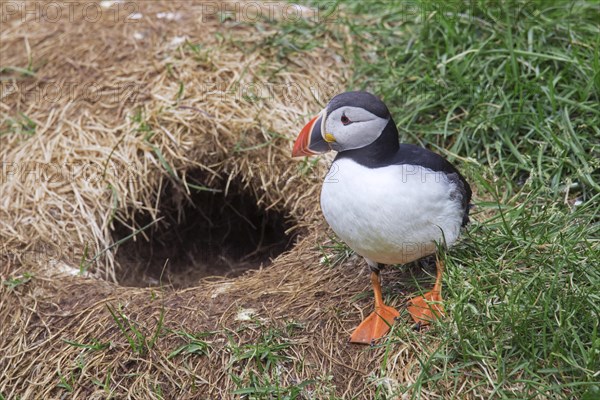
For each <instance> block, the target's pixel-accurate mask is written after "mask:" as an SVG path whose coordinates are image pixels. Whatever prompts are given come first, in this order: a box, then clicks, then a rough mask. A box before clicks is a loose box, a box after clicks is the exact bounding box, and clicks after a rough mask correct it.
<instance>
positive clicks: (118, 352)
mask: <svg viewBox="0 0 600 400" xmlns="http://www.w3.org/2000/svg"><path fill="white" fill-rule="evenodd" d="M82 4H85V3H82ZM136 4H137V7H138V10H137V11H138V12H139V13H140V14H141V16H142V17H141V19H139V20H136V22H131V21H130V22H128V23H123V22H115V20H114V17H113V15H112V14H108V13H107V14H106V16H105V17H104V18H103V19H102V20H101V21H96V22H93V23H92V22H89V21H85V20H83V19H81V18H79V19H78V18H75V19H74V20H73V21H70V20H69V19H67V18H63V19H61V20H60V21H58V22H53V23H50V22H44V21H39V20H36V19H35V18H34V19H33V20H30V21H28V22H27V21H22V20H21V15H17V16H16V17H14V18H12V20H10V21H9V22H8V23H7V24H3V28H2V33H1V35H2V36H1V44H0V46H1V47H0V51H1V54H2V63H3V65H7V66H13V67H20V68H27V67H28V65H31V66H32V69H33V70H34V71H35V75H34V76H30V75H31V74H27V73H25V74H23V73H22V72H19V70H17V71H16V72H15V71H13V72H6V71H5V73H4V77H5V78H4V79H5V80H4V82H3V83H7V82H8V85H4V87H3V89H6V88H12V89H15V90H14V91H13V90H12V89H11V90H10V91H9V90H4V91H3V93H2V96H3V97H2V102H1V103H0V108H1V110H2V115H3V117H2V123H1V124H2V125H1V126H2V129H3V132H4V133H3V134H2V136H1V137H0V140H1V143H2V146H1V148H0V156H1V158H2V160H3V162H4V164H3V170H2V182H1V189H0V190H1V191H2V197H1V199H0V202H1V207H0V243H2V246H3V248H2V255H1V257H2V258H1V261H2V269H1V270H0V273H1V278H2V281H3V282H5V283H8V282H12V283H14V284H15V285H13V286H15V287H11V286H10V285H8V284H4V285H0V310H1V312H0V354H2V358H1V359H0V393H1V394H2V395H4V396H5V397H6V398H17V396H20V398H21V399H39V398H44V399H50V398H60V397H61V396H65V395H66V396H67V397H68V398H81V399H92V398H106V397H108V396H109V395H110V396H112V397H113V398H125V397H130V398H138V399H148V398H161V397H160V396H161V395H160V394H161V393H162V396H163V397H164V398H178V399H183V398H192V397H194V398H211V399H216V398H232V397H234V395H233V394H232V393H233V391H234V390H236V389H239V388H240V387H245V386H248V385H249V381H250V379H251V377H252V371H254V370H256V371H258V372H257V374H258V375H259V376H261V375H260V374H259V372H260V368H262V367H260V362H258V363H257V362H255V361H254V360H248V359H244V358H243V357H241V356H240V354H239V351H240V349H246V350H248V349H249V348H246V347H244V346H246V345H248V344H252V343H261V341H264V340H266V339H265V337H264V335H265V332H272V333H273V332H274V333H273V335H272V336H273V337H272V338H270V339H269V340H272V341H274V342H273V343H275V344H277V343H279V344H282V343H283V347H282V348H281V349H280V350H278V352H277V354H276V356H278V357H280V356H281V357H286V359H285V361H283V362H282V364H281V365H283V366H284V368H280V367H277V368H276V370H273V371H270V372H269V371H267V372H264V371H262V376H271V377H274V379H275V380H276V381H277V382H278V383H279V384H280V385H281V386H290V385H298V384H300V383H302V382H304V381H307V380H313V381H312V382H311V383H310V384H308V385H306V386H304V389H303V390H304V392H303V393H304V395H305V396H307V397H308V396H312V397H313V398H326V397H328V396H329V394H333V393H335V394H336V395H337V396H341V397H344V398H351V397H359V398H369V397H372V396H373V393H374V390H376V386H377V385H375V384H374V382H373V379H372V376H373V375H372V374H373V373H374V372H377V371H379V369H380V367H381V354H382V351H381V350H372V351H371V350H368V351H365V348H364V347H360V346H354V345H349V344H348V343H347V340H348V337H349V333H350V331H351V329H352V328H353V327H354V326H356V324H357V323H358V322H359V318H360V317H361V313H364V312H369V310H370V307H371V302H370V296H365V297H364V298H363V299H362V300H360V301H359V302H356V301H355V300H354V298H355V297H356V295H358V294H361V293H362V292H363V291H367V293H368V290H369V286H368V285H369V280H368V275H367V274H366V272H365V271H364V270H362V269H361V268H362V264H361V263H362V262H361V261H359V260H358V259H357V258H351V259H350V261H349V262H348V263H347V264H346V265H337V266H336V267H333V268H331V267H325V266H324V265H323V264H322V263H321V261H320V258H321V257H322V255H323V254H322V252H321V251H320V250H319V249H318V248H317V245H318V244H320V243H325V242H326V241H327V231H326V229H325V226H324V224H323V223H322V219H321V217H320V215H319V211H318V202H317V201H316V199H317V198H318V197H317V196H318V191H319V187H320V181H321V179H322V168H318V167H317V168H316V170H318V173H315V172H312V171H309V173H302V172H301V168H300V163H299V162H297V161H292V160H290V159H289V151H290V139H291V138H292V137H293V136H295V134H296V132H297V131H298V129H299V128H300V127H301V124H302V123H304V122H305V119H306V117H307V115H309V114H310V113H312V112H315V111H316V110H318V109H319V108H320V106H321V105H322V103H323V102H324V101H326V100H327V99H328V98H329V97H330V95H331V94H333V93H334V92H337V91H340V90H343V87H344V79H345V76H346V73H347V66H345V65H343V64H341V63H340V61H339V60H340V57H339V53H341V47H342V44H340V43H336V42H334V41H332V40H331V39H327V38H324V40H329V42H328V43H326V45H324V46H323V47H321V48H317V49H314V50H313V51H312V52H310V53H306V52H304V53H301V54H298V53H293V52H292V53H289V54H287V55H286V54H284V55H283V56H282V51H281V49H278V48H273V47H266V46H262V45H261V43H263V42H264V41H265V39H266V38H269V37H275V35H276V32H274V31H271V30H270V29H269V25H268V24H265V25H264V28H265V29H264V31H260V32H259V31H258V30H257V29H256V28H255V27H253V26H251V25H248V24H244V23H243V21H242V22H240V23H238V22H236V21H225V22H220V21H219V20H218V19H217V18H216V17H214V16H210V18H207V15H206V13H204V14H203V9H202V5H201V4H198V5H193V4H192V3H189V2H181V3H175V4H174V3H169V2H166V1H165V2H140V3H136ZM159 12H163V13H164V12H171V13H173V15H174V16H176V17H175V20H171V19H169V18H162V19H161V18H157V13H159ZM77 15H79V14H78V13H77V12H75V16H77ZM126 15H128V14H122V15H121V17H124V16H126ZM30 19H31V18H30ZM177 38H179V39H177ZM183 38H185V41H184V42H181V43H176V41H178V40H179V41H181V40H184V39H183ZM174 40H175V42H174ZM6 79H8V80H6ZM256 82H263V83H265V84H267V83H268V84H269V85H270V86H271V88H272V91H271V92H270V94H269V96H268V97H267V98H264V99H256V98H254V99H248V98H247V97H245V96H244V94H245V92H244V89H247V88H248V86H244V85H247V84H250V83H256ZM239 84H241V85H242V86H241V88H239V86H238V85H239ZM311 86H312V87H313V88H316V90H312V91H311V90H310V87H311ZM264 87H266V85H265V86H264ZM66 88H69V89H66ZM90 88H92V89H90ZM284 88H292V89H293V91H292V92H289V91H287V90H284ZM294 88H295V89H294ZM297 88H300V89H301V90H296V89H297ZM56 89H58V90H59V93H58V97H56V96H57V95H56V92H51V90H56ZM263 93H264V92H263ZM290 93H292V94H293V96H292V97H290ZM315 96H316V97H318V99H317V98H316V97H315ZM319 101H320V102H321V104H319ZM32 123H35V125H36V127H35V134H29V133H28V132H29V131H28V130H31V129H32ZM319 174H321V175H319ZM192 185H195V186H192ZM198 186H202V187H206V188H210V189H213V190H217V191H221V192H222V193H230V191H231V190H234V191H236V192H237V193H242V192H243V193H244V194H245V195H247V196H251V197H253V198H254V199H255V201H256V204H258V206H259V207H260V208H262V209H263V210H270V211H271V212H275V213H278V215H280V216H283V217H285V219H286V222H285V224H284V225H285V227H286V228H289V229H288V234H290V235H291V237H295V240H296V241H297V243H295V244H294V245H293V246H291V247H290V246H288V247H287V249H288V251H286V252H284V253H283V254H281V255H279V256H278V257H276V258H275V259H274V260H273V262H272V263H271V264H270V265H269V266H268V267H266V268H262V269H259V270H256V271H253V272H250V273H246V274H244V275H242V276H239V277H237V278H224V277H221V278H204V279H201V280H198V281H197V282H196V281H192V282H187V284H185V285H180V286H190V287H189V288H188V289H185V290H172V289H169V288H168V287H154V288H131V287H124V286H121V285H119V284H118V283H117V282H118V281H119V277H123V276H129V277H130V278H131V273H130V272H131V271H123V268H126V267H127V266H128V265H129V266H130V264H127V263H125V262H123V263H121V262H119V258H118V257H119V246H115V242H116V240H117V239H118V237H117V236H115V235H116V234H115V232H116V231H119V232H121V237H123V235H124V233H123V232H129V234H132V233H134V232H137V230H139V229H140V228H142V227H143V226H144V224H145V223H146V222H147V221H149V220H157V219H159V221H158V222H156V223H155V225H153V226H152V227H150V228H148V229H146V230H144V231H143V232H141V233H139V234H138V235H136V236H135V237H134V239H132V240H136V241H139V242H140V243H141V244H140V246H143V244H144V243H147V239H148V238H149V237H150V236H151V234H152V233H151V232H155V229H162V231H161V232H163V233H164V232H169V230H177V229H178V227H179V225H178V224H180V223H181V221H183V220H185V219H186V218H188V217H189V213H190V212H199V211H194V207H193V206H192V205H191V204H192V200H193V199H194V191H195V190H196V189H195V188H197V187H198ZM167 188H168V190H167ZM232 188H234V189H232ZM226 198H227V196H225V199H226ZM223 201H227V200H223ZM185 210H187V211H185ZM186 212H187V213H188V214H187V215H186V214H185V213H186ZM232 212H233V211H232ZM161 218H162V219H161ZM234 228H235V227H234ZM294 235H296V236H294ZM125 236H127V235H125ZM122 249H123V248H122ZM122 249H121V250H122ZM176 250H177V249H175V253H174V254H177V251H176ZM326 252H327V251H326ZM192 255H194V254H193V253H192ZM123 260H124V259H123ZM356 264H360V266H356ZM254 266H255V265H254ZM165 268H166V269H168V265H167V266H166V267H165ZM358 271H361V272H360V273H357V272H358ZM78 272H84V273H83V275H85V277H83V276H80V275H78V274H77V273H78ZM127 272H129V275H127ZM167 273H168V271H167ZM24 274H31V275H32V276H33V277H32V279H31V280H30V281H28V282H25V283H22V284H20V285H17V284H18V283H19V282H17V281H15V279H17V278H19V277H23V278H24V279H23V280H24V281H26V280H27V278H26V277H27V276H28V275H24ZM389 274H392V273H391V272H390V273H389ZM385 276H386V277H389V276H390V275H385ZM180 278H181V275H180ZM185 278H186V275H184V276H183V279H185ZM166 281H168V279H167V280H166ZM388 282H389V280H388ZM358 304H360V307H359V306H358ZM108 307H110V310H113V312H114V313H117V320H118V321H120V322H122V323H124V324H125V323H126V320H129V321H130V322H131V323H132V324H133V326H134V327H135V328H131V329H126V331H127V332H128V334H130V335H134V332H135V330H136V329H137V330H139V331H140V332H141V333H142V334H143V335H145V337H146V340H147V341H146V342H142V345H141V346H140V347H139V348H132V346H131V345H130V343H129V342H128V340H127V337H126V335H125V334H124V332H123V331H122V330H121V329H120V328H119V326H118V324H117V321H116V320H115V318H114V317H113V316H112V315H111V314H110V312H109V308H108ZM119 310H121V311H119ZM120 312H122V314H119V313H120ZM119 315H120V316H119ZM248 315H250V317H247V316H248ZM157 327H162V329H158V332H159V333H160V334H155V333H156V332H157ZM205 331H206V332H212V333H210V334H209V335H208V336H206V337H205V338H204V339H203V340H206V341H207V342H208V343H209V345H210V346H209V349H208V351H207V353H208V354H205V355H202V354H190V355H185V354H182V355H178V356H175V357H171V358H169V357H168V356H169V354H170V353H171V352H172V351H173V350H175V349H177V348H178V347H179V346H181V345H182V344H184V343H185V342H186V339H185V338H182V336H181V335H182V334H181V332H188V333H195V332H205ZM177 332H179V333H177ZM132 337H133V336H132ZM67 341H70V342H71V343H68V342H67ZM95 341H98V342H99V343H105V344H109V346H108V347H106V348H104V347H102V346H100V347H102V348H101V349H99V350H94V349H88V348H82V347H78V346H76V345H74V344H73V343H80V344H94V343H96V342H95ZM397 350H398V351H397V355H396V356H395V357H394V358H393V359H390V360H389V371H388V372H389V376H395V380H397V381H398V382H400V383H402V384H408V383H411V382H412V381H413V380H414V376H415V373H416V372H415V371H416V370H417V369H418V362H417V360H416V358H415V357H414V354H413V352H414V349H412V348H411V347H410V346H409V345H408V344H398V348H397ZM411 366H412V367H414V368H412V367H411ZM405 367H411V368H408V369H405ZM406 371H410V373H406ZM393 381H394V380H393V379H391V380H390V381H389V382H388V381H386V382H384V383H385V384H384V385H383V386H385V385H388V386H389V385H390V382H393ZM375 383H377V384H378V385H379V386H381V382H375ZM273 384H274V382H273Z"/></svg>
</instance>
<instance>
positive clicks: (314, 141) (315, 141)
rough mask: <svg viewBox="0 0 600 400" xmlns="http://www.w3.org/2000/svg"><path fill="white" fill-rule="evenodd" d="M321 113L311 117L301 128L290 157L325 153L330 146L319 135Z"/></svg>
mask: <svg viewBox="0 0 600 400" xmlns="http://www.w3.org/2000/svg"><path fill="white" fill-rule="evenodd" d="M321 121H322V113H321V114H319V115H317V116H316V117H314V118H313V119H311V120H310V121H309V122H308V124H306V125H305V126H304V128H302V130H301V131H300V134H299V135H298V138H297V139H296V142H295V143H294V149H293V150H292V157H301V156H314V155H317V154H322V153H326V152H328V151H329V150H331V148H330V147H329V145H328V143H327V142H325V140H324V139H323V136H322V135H321Z"/></svg>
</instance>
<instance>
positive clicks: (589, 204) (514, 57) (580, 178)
mask: <svg viewBox="0 0 600 400" xmlns="http://www.w3.org/2000/svg"><path fill="white" fill-rule="evenodd" d="M312 4H313V5H318V3H315V2H313V3H312ZM328 6H331V3H328ZM599 7H600V6H599V5H598V3H596V2H592V1H572V2H571V1H545V0H544V1H542V0H540V1H527V2H525V1H506V2H492V3H489V4H486V3H484V2H481V1H470V2H450V3H447V4H446V5H444V4H443V3H441V2H432V1H424V0H420V1H412V2H403V1H386V2H360V1H348V2H339V3H338V9H339V10H340V12H338V13H336V15H335V17H336V18H337V22H336V23H329V24H319V23H314V22H310V21H308V22H305V23H301V22H298V21H293V22H290V21H287V22H286V21H284V22H282V23H280V27H279V29H280V33H279V34H278V35H275V36H274V37H272V38H271V39H270V40H269V43H270V44H271V45H278V46H280V50H279V54H280V56H281V57H283V58H285V57H287V56H289V55H290V54H293V53H294V52H301V51H310V49H312V48H315V47H318V46H323V43H326V41H325V40H324V37H325V35H329V37H330V38H333V39H334V40H335V39H336V38H337V39H339V40H340V41H341V40H343V36H344V32H343V30H342V29H340V27H342V26H344V27H347V29H348V30H349V32H350V34H351V35H352V36H353V43H354V45H352V46H350V47H347V49H346V50H347V54H348V55H347V59H348V60H351V61H352V62H353V75H352V79H351V81H350V82H349V83H348V87H347V90H356V89H367V90H370V91H372V92H374V93H376V94H378V95H379V96H381V97H383V98H384V100H385V102H386V104H387V105H388V107H389V108H390V110H391V112H392V114H393V116H394V119H395V122H396V124H397V125H398V128H399V131H400V134H401V140H402V141H404V142H412V143H419V144H421V145H424V146H426V147H429V148H431V149H433V150H435V151H437V152H440V153H442V154H444V155H445V156H446V157H448V158H449V159H451V160H452V161H453V162H455V163H456V164H457V166H458V167H459V168H460V169H461V170H462V171H463V172H464V175H465V176H466V177H467V180H468V181H469V182H470V183H471V185H472V187H473V188H474V189H475V192H476V198H475V203H476V208H475V209H474V210H473V212H472V213H473V215H474V220H475V221H474V222H473V223H472V224H471V226H470V227H469V228H468V231H467V232H466V233H465V235H464V236H465V238H464V240H463V241H462V242H461V243H460V244H459V245H457V246H456V247H455V248H454V249H453V250H452V251H450V252H449V254H448V255H447V272H446V274H445V280H444V284H445V289H444V290H445V301H446V308H447V309H448V311H449V317H448V318H447V319H446V320H445V321H443V322H442V323H439V324H437V325H436V326H435V327H434V328H433V329H432V330H430V331H429V332H427V333H422V334H417V333H415V332H412V331H411V330H410V327H398V328H397V329H396V330H395V331H394V334H393V335H391V337H390V338H389V340H388V342H386V343H384V344H383V345H384V346H386V347H387V348H388V352H389V353H390V354H391V355H393V351H394V346H395V343H396V342H397V341H399V340H402V341H404V342H405V341H406V340H410V341H411V342H412V343H414V344H415V346H418V347H423V348H427V345H428V343H438V344H436V345H435V346H433V348H431V347H430V348H429V350H427V351H424V352H423V353H422V354H420V361H421V365H420V367H421V369H420V371H419V372H418V373H417V379H416V381H415V382H414V383H413V384H411V385H409V386H402V385H401V386H400V387H399V388H397V389H396V390H397V393H396V394H400V393H406V394H407V395H408V398H419V397H420V396H421V395H422V394H423V391H424V390H428V391H432V392H433V393H436V394H438V395H439V396H441V398H453V397H455V398H462V397H465V396H474V395H476V394H481V395H482V396H484V397H485V398H500V399H504V398H506V399H508V398H510V399H516V398H519V399H520V398H522V399H528V398H534V397H536V396H538V397H540V398H564V399H572V398H581V399H592V398H594V399H595V398H600V373H599V371H600V336H599V334H598V330H599V323H598V321H599V319H600V246H599V242H600V208H599V206H598V205H599V204H600V162H599V160H600V106H599V104H600V55H599V49H600V28H599V26H598V24H597V19H598V18H599V16H600V8H599ZM329 40H332V39H329ZM344 42H345V41H344ZM321 106H322V105H316V106H315V111H316V110H318V109H319V108H320V107H321ZM384 364H385V360H382V372H381V376H379V377H376V378H383V377H385V368H383V366H384ZM376 381H377V379H374V381H373V382H376ZM465 381H466V382H467V383H466V385H465V386H464V387H462V384H463V383H464V382H465ZM374 384H375V383H374ZM375 385H376V384H375ZM376 386H377V385H376ZM377 393H378V398H386V396H390V393H388V392H386V391H385V390H383V389H380V388H379V387H378V389H377Z"/></svg>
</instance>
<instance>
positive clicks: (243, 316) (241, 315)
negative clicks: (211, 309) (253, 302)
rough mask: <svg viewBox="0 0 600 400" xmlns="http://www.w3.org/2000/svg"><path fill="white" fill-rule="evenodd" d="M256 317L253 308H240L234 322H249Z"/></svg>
mask: <svg viewBox="0 0 600 400" xmlns="http://www.w3.org/2000/svg"><path fill="white" fill-rule="evenodd" d="M255 315H256V310H255V309H253V308H242V309H241V310H240V311H238V313H237V315H236V316H235V320H236V321H250V320H251V319H252V317H253V316H255Z"/></svg>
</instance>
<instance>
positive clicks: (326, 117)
mask: <svg viewBox="0 0 600 400" xmlns="http://www.w3.org/2000/svg"><path fill="white" fill-rule="evenodd" d="M391 121H392V118H391V116H390V112H389V110H388V108H387V107H386V105H385V104H384V103H383V102H382V101H381V100H379V98H377V97H376V96H375V95H373V94H371V93H368V92H346V93H342V94H338V95H337V96H335V97H334V98H333V99H331V101H330V102H329V103H328V104H327V106H326V107H325V109H323V110H322V111H321V112H320V113H319V114H318V115H317V116H316V117H314V118H313V119H311V120H310V121H309V122H308V124H306V126H305V127H304V128H303V129H302V131H301V132H300V134H299V135H298V138H297V139H296V142H295V143H294V149H293V150H292V157H299V156H312V155H316V154H322V153H326V152H328V151H330V150H333V151H337V152H339V153H341V152H344V151H348V150H356V149H362V148H365V147H370V146H372V145H373V144H374V143H375V142H376V141H378V139H379V138H380V137H381V136H382V134H383V132H384V131H385V130H386V127H387V126H388V124H389V123H390V122H391ZM392 125H394V124H393V122H392ZM394 129H395V126H394ZM395 140H396V142H397V140H398V139H397V133H396V139H395Z"/></svg>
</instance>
